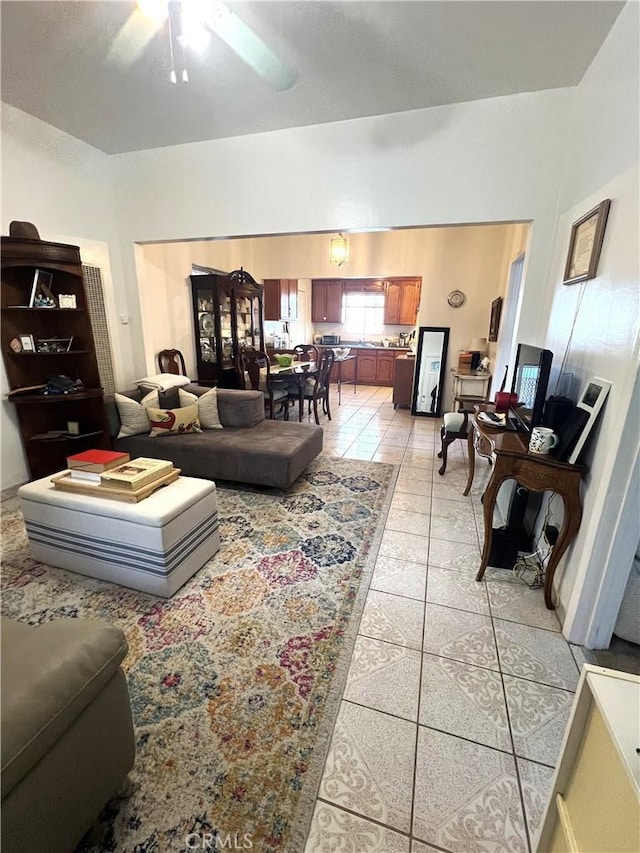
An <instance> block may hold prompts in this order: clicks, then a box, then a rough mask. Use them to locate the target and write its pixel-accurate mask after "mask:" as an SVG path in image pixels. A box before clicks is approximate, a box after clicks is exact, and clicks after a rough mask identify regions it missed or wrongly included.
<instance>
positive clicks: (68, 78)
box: [0, 0, 624, 153]
mask: <svg viewBox="0 0 640 853" xmlns="http://www.w3.org/2000/svg"><path fill="white" fill-rule="evenodd" d="M227 5H229V6H230V7H231V8H232V9H233V10H234V11H235V12H236V14H238V15H239V16H240V17H242V18H243V20H244V21H245V22H246V23H247V24H249V25H250V26H251V27H252V28H253V29H254V30H255V32H257V33H258V34H259V35H260V37H261V38H262V39H263V40H264V41H265V42H266V43H267V44H268V45H269V46H270V47H271V48H272V50H274V51H275V52H276V54H277V55H278V56H280V57H281V58H282V59H283V60H284V61H286V62H287V63H289V64H291V65H293V66H294V67H295V68H296V69H297V72H298V79H297V82H296V83H295V84H294V86H293V87H292V88H291V89H289V90H288V91H284V92H279V91H275V90H274V89H273V88H271V86H270V85H269V84H268V83H267V82H266V81H265V80H264V79H263V78H261V77H259V76H258V75H257V74H256V73H255V72H254V71H252V70H251V69H250V68H249V67H248V66H247V65H245V63H243V62H242V61H241V60H240V59H239V58H238V57H237V56H236V54H235V53H234V52H233V51H232V50H231V49H230V48H229V47H228V46H227V45H226V44H225V43H224V42H223V41H221V40H220V39H219V38H217V37H216V36H214V37H213V39H212V41H211V43H210V45H209V47H208V48H207V50H206V52H205V53H204V54H203V55H202V57H199V58H198V57H193V58H192V59H190V60H189V61H188V69H189V78H190V82H189V83H188V85H183V84H178V85H172V84H171V83H170V81H169V72H170V68H171V65H170V58H169V42H168V36H167V33H166V30H160V31H158V32H157V34H156V35H155V37H153V38H152V40H151V41H150V42H149V44H148V45H147V47H146V49H145V51H144V52H143V54H142V55H141V56H139V57H138V58H137V60H135V61H132V62H130V63H128V64H122V63H116V62H114V61H112V60H110V59H109V54H110V50H111V52H113V44H114V40H115V39H116V36H117V34H118V32H119V31H120V30H121V28H122V27H123V25H124V24H125V22H126V21H127V19H128V17H129V16H130V14H131V13H132V11H133V10H134V8H135V4H134V3H133V2H119V0H107V2H103V0H95V2H90V0H81V2H66V0H49V2H39V0H3V2H1V3H0V15H1V49H2V73H1V92H2V100H3V101H4V102H6V103H8V104H11V105H13V106H15V107H18V108H19V109H21V110H24V111H25V112H27V113H30V114H31V115H34V116H37V117H38V118H40V119H42V120H44V121H46V122H48V123H49V124H52V125H54V126H55V127H58V128H60V129H61V130H64V131H66V132H67V133H70V134H71V135H73V136H76V137H78V138H79V139H82V140H84V141H85V142H88V143H90V144H91V145H94V146H95V147H97V148H100V149H102V150H103V151H106V152H108V153H117V152H123V151H132V150H137V149H144V148H154V147H160V146H165V145H175V144H178V143H182V142H195V141H200V140H205V139H215V138H221V137H229V136H239V135H243V134H250V133H258V132H261V131H269V130H276V129H280V128H287V127H296V126H301V125H310V124H319V123H323V122H330V121H339V120H343V119H350V118H358V117H362V116H374V115H381V114H385V113H394V112H399V111H403V110H413V109H418V108H421V107H429V106H434V105H438V104H448V103H458V102H462V101H470V100H477V99H480V98H489V97H494V96H499V95H507V94H513V93H516V92H530V91H537V90H540V89H548V88H555V87H559V86H573V85H576V84H577V83H578V82H579V81H580V79H581V78H582V76H583V74H584V72H585V71H586V69H587V68H588V66H589V64H590V62H591V60H592V59H593V57H594V56H595V54H596V52H597V51H598V49H599V47H600V45H601V44H602V42H603V40H604V38H605V37H606V35H607V33H608V32H609V30H610V28H611V26H612V24H613V22H614V21H615V19H616V17H617V16H618V14H619V12H620V10H621V8H622V7H623V5H624V3H622V2H613V0H603V2H598V0H586V2H582V0H568V2H561V0H548V2H539V0H536V2H527V1H526V0H514V2H512V1H511V0H498V2H485V0H470V2H458V0H443V2H417V0H416V2H336V3H330V2H290V0H284V2H267V0H265V2H246V3H245V2H239V3H236V2H230V3H228V4H227Z"/></svg>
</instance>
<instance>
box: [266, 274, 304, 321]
mask: <svg viewBox="0 0 640 853" xmlns="http://www.w3.org/2000/svg"><path fill="white" fill-rule="evenodd" d="M264 319H265V320H297V319H298V279H297V278H265V280H264Z"/></svg>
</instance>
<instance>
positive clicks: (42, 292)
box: [29, 270, 58, 308]
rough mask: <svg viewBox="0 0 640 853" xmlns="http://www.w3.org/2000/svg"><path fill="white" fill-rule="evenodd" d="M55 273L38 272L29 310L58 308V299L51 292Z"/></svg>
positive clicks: (32, 287) (32, 289)
mask: <svg viewBox="0 0 640 853" xmlns="http://www.w3.org/2000/svg"><path fill="white" fill-rule="evenodd" d="M52 282H53V273H50V272H47V271H46V270H36V271H35V275H34V277H33V284H32V285H31V296H30V298H29V308H57V307H58V304H57V302H56V298H55V296H54V295H53V293H52V292H51V284H52Z"/></svg>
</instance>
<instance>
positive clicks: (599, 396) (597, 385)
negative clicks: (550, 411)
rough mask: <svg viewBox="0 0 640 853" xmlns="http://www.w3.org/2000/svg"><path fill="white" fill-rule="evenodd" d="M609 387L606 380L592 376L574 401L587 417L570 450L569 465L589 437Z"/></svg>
mask: <svg viewBox="0 0 640 853" xmlns="http://www.w3.org/2000/svg"><path fill="white" fill-rule="evenodd" d="M609 388H611V383H610V382H609V381H608V380H606V379H600V378H599V377H597V376H594V377H592V378H591V379H589V381H588V382H587V384H586V387H585V388H584V390H583V391H582V394H581V395H580V399H579V400H578V402H577V403H576V407H577V408H578V409H582V410H583V411H584V412H586V413H587V415H588V419H587V422H586V423H585V425H584V428H583V429H582V432H581V433H580V437H579V438H578V440H577V442H576V444H575V447H574V448H573V451H572V452H571V456H570V457H569V462H570V463H571V465H574V464H575V463H576V462H577V461H578V457H579V456H580V453H581V452H582V449H583V447H584V445H585V442H586V440H587V438H588V437H589V433H590V432H591V430H592V429H593V427H594V426H595V422H596V420H597V419H598V415H599V414H600V409H601V408H602V407H603V405H604V401H605V400H606V399H607V394H608V393H609Z"/></svg>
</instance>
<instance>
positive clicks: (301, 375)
mask: <svg viewBox="0 0 640 853" xmlns="http://www.w3.org/2000/svg"><path fill="white" fill-rule="evenodd" d="M269 372H270V373H271V376H272V377H273V378H274V379H278V380H283V381H284V380H286V381H287V382H289V381H292V382H293V383H294V384H295V386H296V389H297V392H298V420H299V421H302V415H303V414H304V387H305V385H306V384H307V382H308V381H309V380H310V379H311V380H314V379H315V378H316V372H317V366H316V363H315V361H294V362H293V363H292V364H291V365H289V366H288V367H281V366H280V365H275V364H273V365H271V366H270V368H269Z"/></svg>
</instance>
